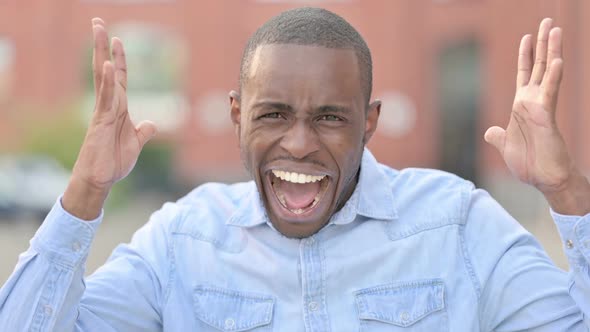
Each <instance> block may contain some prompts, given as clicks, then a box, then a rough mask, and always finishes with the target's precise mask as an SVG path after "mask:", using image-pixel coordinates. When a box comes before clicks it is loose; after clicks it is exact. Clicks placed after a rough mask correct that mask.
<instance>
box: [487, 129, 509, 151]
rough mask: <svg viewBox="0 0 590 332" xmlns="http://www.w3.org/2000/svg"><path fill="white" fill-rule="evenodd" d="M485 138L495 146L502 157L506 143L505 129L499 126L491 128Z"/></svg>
mask: <svg viewBox="0 0 590 332" xmlns="http://www.w3.org/2000/svg"><path fill="white" fill-rule="evenodd" d="M483 138H484V139H485V141H486V142H488V143H490V144H491V145H493V146H494V147H495V148H496V149H497V150H498V152H500V154H501V155H504V142H505V141H506V131H505V130H504V129H502V128H500V127H497V126H494V127H490V128H488V130H486V133H485V134H484V136H483Z"/></svg>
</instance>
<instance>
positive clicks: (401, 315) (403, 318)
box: [399, 311, 410, 322]
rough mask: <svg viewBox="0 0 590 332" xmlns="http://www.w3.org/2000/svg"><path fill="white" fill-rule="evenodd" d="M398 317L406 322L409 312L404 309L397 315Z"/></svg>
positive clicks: (408, 318)
mask: <svg viewBox="0 0 590 332" xmlns="http://www.w3.org/2000/svg"><path fill="white" fill-rule="evenodd" d="M399 318H400V319H401V320H402V322H407V321H409V320H410V314H409V313H408V312H407V311H404V312H402V313H401V314H400V315H399Z"/></svg>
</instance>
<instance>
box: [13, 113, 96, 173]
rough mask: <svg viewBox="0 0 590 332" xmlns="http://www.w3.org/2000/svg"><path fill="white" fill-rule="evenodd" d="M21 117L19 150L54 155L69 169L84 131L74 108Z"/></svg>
mask: <svg viewBox="0 0 590 332" xmlns="http://www.w3.org/2000/svg"><path fill="white" fill-rule="evenodd" d="M27 114H31V115H30V116H25V118H24V119H23V120H22V121H23V127H24V128H25V135H24V144H23V152H25V153H31V154H41V155H46V156H49V157H52V158H54V159H55V160H57V161H58V162H60V163H61V164H62V165H63V166H64V167H65V168H67V169H72V167H73V166H74V162H75V161H76V158H77V156H78V151H79V149H80V145H81V144H82V141H83V139H84V135H85V134H86V126H85V125H84V122H85V121H84V120H83V119H82V113H81V112H80V111H79V110H78V108H77V107H71V108H70V109H68V110H66V111H63V112H59V111H52V112H49V115H43V116H42V118H40V115H39V114H38V112H37V114H35V115H33V114H34V113H27Z"/></svg>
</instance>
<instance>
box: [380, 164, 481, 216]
mask: <svg viewBox="0 0 590 332" xmlns="http://www.w3.org/2000/svg"><path fill="white" fill-rule="evenodd" d="M383 169H384V172H388V173H390V174H391V175H392V176H390V177H389V178H390V185H391V190H392V191H393V195H394V197H395V204H396V205H397V209H398V211H399V212H400V214H402V213H406V214H412V215H414V216H416V215H417V216H420V217H422V218H427V219H428V220H437V219H444V220H449V221H461V220H464V219H465V218H466V215H467V212H468V208H469V202H470V200H471V194H472V192H473V190H474V188H475V186H474V185H473V183H471V182H470V181H467V180H465V179H462V178H460V177H458V176H457V175H454V174H451V173H447V172H444V171H440V170H434V169H426V168H406V169H402V170H399V171H396V170H391V169H389V170H388V167H386V166H383Z"/></svg>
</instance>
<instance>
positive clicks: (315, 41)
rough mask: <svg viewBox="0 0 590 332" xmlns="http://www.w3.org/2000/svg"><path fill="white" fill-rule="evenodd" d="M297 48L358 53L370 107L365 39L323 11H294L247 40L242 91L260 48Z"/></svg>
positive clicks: (369, 62)
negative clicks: (268, 46)
mask: <svg viewBox="0 0 590 332" xmlns="http://www.w3.org/2000/svg"><path fill="white" fill-rule="evenodd" d="M268 44H298V45H317V46H323V47H328V48H345V49H353V50H354V51H355V54H356V57H357V61H358V64H359V69H360V76H361V87H362V89H363V93H364V94H365V98H366V103H367V105H368V103H369V99H370V98H371V90H372V88H373V84H372V80H373V61H372V60H371V51H370V50H369V47H368V46H367V43H366V42H365V40H364V39H363V37H362V36H361V35H360V33H358V31H356V29H355V28H353V27H352V25H350V23H348V22H347V21H346V20H344V19H343V18H342V17H340V16H338V15H336V14H334V13H332V12H330V11H328V10H325V9H322V8H311V7H303V8H295V9H291V10H287V11H285V12H282V13H280V14H279V15H277V16H275V17H273V18H271V19H270V20H269V21H267V22H266V23H264V24H263V25H262V26H261V27H260V28H258V30H256V32H254V34H253V35H252V36H251V37H250V39H249V40H248V43H247V44H246V48H245V49H244V54H243V55H242V63H241V65H240V82H239V83H240V89H241V87H242V86H243V84H244V83H245V82H246V78H247V75H248V71H249V68H250V63H251V61H252V55H253V54H254V51H256V49H257V48H258V47H259V46H261V45H268Z"/></svg>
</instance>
